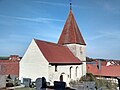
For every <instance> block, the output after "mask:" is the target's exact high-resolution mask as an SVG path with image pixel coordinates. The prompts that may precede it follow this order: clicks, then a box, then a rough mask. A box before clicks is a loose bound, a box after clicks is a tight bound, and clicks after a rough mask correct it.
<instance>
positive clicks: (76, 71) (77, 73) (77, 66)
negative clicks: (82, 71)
mask: <svg viewBox="0 0 120 90" xmlns="http://www.w3.org/2000/svg"><path fill="white" fill-rule="evenodd" d="M77 74H78V66H77V67H76V77H77Z"/></svg>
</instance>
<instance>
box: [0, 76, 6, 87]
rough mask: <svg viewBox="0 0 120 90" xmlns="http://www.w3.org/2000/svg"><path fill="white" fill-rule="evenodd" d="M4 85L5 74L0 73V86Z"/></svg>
mask: <svg viewBox="0 0 120 90" xmlns="http://www.w3.org/2000/svg"><path fill="white" fill-rule="evenodd" d="M5 86H6V77H5V75H0V88H3V87H5Z"/></svg>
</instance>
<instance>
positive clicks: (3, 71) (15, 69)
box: [0, 60, 19, 76]
mask: <svg viewBox="0 0 120 90" xmlns="http://www.w3.org/2000/svg"><path fill="white" fill-rule="evenodd" d="M9 74H10V75H17V76H18V75H19V61H12V60H0V75H9Z"/></svg>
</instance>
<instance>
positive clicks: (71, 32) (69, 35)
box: [58, 9, 86, 45]
mask: <svg viewBox="0 0 120 90" xmlns="http://www.w3.org/2000/svg"><path fill="white" fill-rule="evenodd" d="M72 43H76V44H81V45H86V44H85V41H84V39H83V37H82V34H81V32H80V30H79V27H78V25H77V23H76V21H75V18H74V15H73V13H72V9H70V12H69V15H68V18H67V20H66V23H65V25H64V28H63V30H62V34H61V36H60V38H59V40H58V44H72Z"/></svg>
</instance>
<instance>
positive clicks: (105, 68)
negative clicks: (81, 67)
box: [86, 61, 120, 83]
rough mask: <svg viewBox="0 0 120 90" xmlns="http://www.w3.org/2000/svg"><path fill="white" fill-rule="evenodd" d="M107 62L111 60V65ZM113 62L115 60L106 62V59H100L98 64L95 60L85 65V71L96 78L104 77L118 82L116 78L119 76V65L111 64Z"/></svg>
mask: <svg viewBox="0 0 120 90" xmlns="http://www.w3.org/2000/svg"><path fill="white" fill-rule="evenodd" d="M109 62H111V63H112V65H111V64H109ZM113 62H114V63H115V62H117V61H108V63H107V61H101V65H100V66H99V65H98V62H97V61H96V63H94V64H93V63H92V64H90V63H89V64H87V65H86V66H87V67H86V69H87V73H92V74H93V75H95V76H96V77H97V78H98V79H106V80H111V81H112V82H115V83H118V79H117V78H118V77H120V65H118V64H113ZM108 64H109V65H108Z"/></svg>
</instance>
